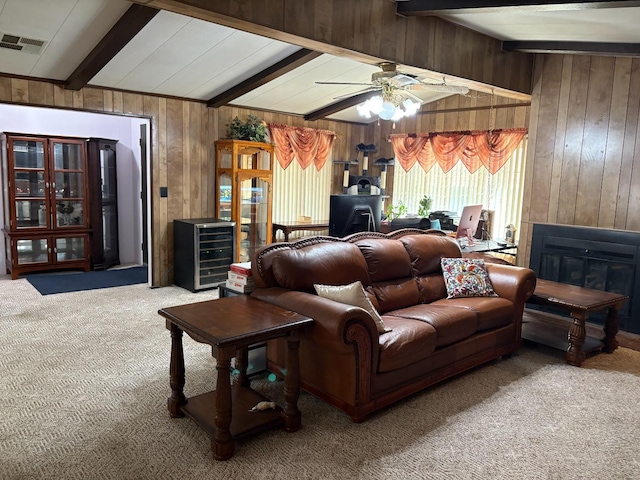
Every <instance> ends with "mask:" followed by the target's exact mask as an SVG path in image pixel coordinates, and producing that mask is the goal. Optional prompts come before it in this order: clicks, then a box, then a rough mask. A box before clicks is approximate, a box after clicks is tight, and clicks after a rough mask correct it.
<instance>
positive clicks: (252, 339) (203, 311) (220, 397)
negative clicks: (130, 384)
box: [158, 295, 313, 460]
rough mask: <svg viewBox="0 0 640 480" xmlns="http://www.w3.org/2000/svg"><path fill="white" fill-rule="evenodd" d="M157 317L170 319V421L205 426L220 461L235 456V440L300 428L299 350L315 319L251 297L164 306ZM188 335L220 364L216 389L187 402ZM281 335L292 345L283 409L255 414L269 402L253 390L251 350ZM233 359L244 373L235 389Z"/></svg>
mask: <svg viewBox="0 0 640 480" xmlns="http://www.w3.org/2000/svg"><path fill="white" fill-rule="evenodd" d="M158 313H159V314H160V315H162V316H163V317H165V318H166V319H167V320H166V325H167V329H169V331H170V332H171V363H170V366H169V377H170V382H169V383H170V385H171V396H170V397H169V398H168V400H167V408H168V409H169V414H170V415H171V417H183V416H185V415H187V416H188V417H190V418H191V419H192V420H194V421H195V422H196V423H197V424H198V425H200V426H201V427H202V428H203V429H204V430H205V431H206V432H207V433H208V434H209V436H210V437H211V439H212V440H211V450H212V451H213V454H214V457H215V458H216V460H228V459H229V458H231V456H232V455H233V452H234V449H235V447H234V443H233V440H234V438H237V437H240V436H244V435H248V434H251V433H256V432H260V431H262V430H265V429H267V428H271V427H276V426H282V425H284V429H285V430H286V431H287V432H295V431H296V430H298V428H300V424H301V422H302V420H301V414H300V411H299V410H298V405H297V402H298V397H299V395H300V384H299V381H300V380H299V363H298V362H299V360H298V347H299V345H300V332H301V330H302V329H303V328H304V327H306V326H308V325H310V324H311V323H313V320H312V319H311V318H307V317H303V316H302V315H299V314H297V313H295V312H292V311H289V310H285V309H283V308H280V307H278V306H276V305H273V304H271V303H268V302H264V301H262V300H258V299H255V298H252V297H250V296H248V295H239V296H236V297H226V298H221V299H219V300H209V301H205V302H198V303H190V304H187V305H179V306H176V307H169V308H163V309H161V310H158ZM183 332H186V333H187V334H188V335H189V336H190V337H191V338H192V339H194V340H195V341H197V342H200V343H206V344H208V345H211V347H212V348H211V350H212V355H213V356H214V357H215V358H216V360H217V362H216V370H217V380H216V389H215V390H214V391H212V392H208V393H204V394H202V395H197V396H195V397H191V398H188V399H187V398H185V396H184V393H183V389H184V384H185V367H184V353H183V349H182V333H183ZM278 337H286V338H287V343H288V349H287V357H286V369H287V375H286V378H285V386H284V396H285V405H284V408H280V407H277V408H276V409H275V410H263V411H258V412H251V411H250V409H251V408H252V407H253V406H255V405H257V404H258V402H262V401H267V399H266V398H265V397H264V396H262V395H261V394H259V393H258V392H256V391H255V390H252V389H251V388H250V381H249V378H248V377H247V373H246V372H247V360H248V353H247V348H248V347H249V346H250V345H253V344H256V343H261V342H265V341H266V340H270V339H272V338H278ZM233 357H236V368H237V369H238V371H239V374H238V375H237V376H235V377H234V385H231V380H230V373H231V372H230V367H231V359H232V358H233ZM232 406H233V408H232ZM232 410H233V412H232ZM232 413H233V415H232Z"/></svg>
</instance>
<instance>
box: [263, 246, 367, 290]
mask: <svg viewBox="0 0 640 480" xmlns="http://www.w3.org/2000/svg"><path fill="white" fill-rule="evenodd" d="M272 270H273V276H274V278H275V280H276V282H277V283H278V285H279V286H281V287H284V288H288V289H291V290H300V291H304V292H315V290H314V288H313V285H314V284H323V285H347V284H350V283H353V282H355V281H357V280H360V282H361V283H362V284H363V285H364V286H367V285H370V284H371V281H370V280H369V273H368V269H367V263H366V262H365V260H364V257H363V256H362V254H361V253H360V249H359V248H358V247H357V246H355V245H354V244H352V243H343V242H330V243H318V244H314V245H310V246H307V247H304V248H300V249H296V250H294V249H286V250H281V251H278V252H277V253H276V254H275V256H274V257H273V260H272Z"/></svg>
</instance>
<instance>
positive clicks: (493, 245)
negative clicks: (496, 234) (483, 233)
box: [460, 238, 518, 255]
mask: <svg viewBox="0 0 640 480" xmlns="http://www.w3.org/2000/svg"><path fill="white" fill-rule="evenodd" d="M460 240H462V243H461V245H460V249H461V250H462V253H465V252H478V253H479V252H501V253H505V254H507V255H516V253H513V252H510V250H516V251H517V250H518V244H516V243H505V242H497V241H495V240H475V239H474V240H473V245H467V239H466V238H465V239H460Z"/></svg>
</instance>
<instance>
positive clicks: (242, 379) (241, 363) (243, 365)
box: [233, 347, 251, 387]
mask: <svg viewBox="0 0 640 480" xmlns="http://www.w3.org/2000/svg"><path fill="white" fill-rule="evenodd" d="M248 363H249V350H248V349H247V347H243V348H239V349H238V351H237V352H236V370H238V372H237V375H234V377H233V378H234V383H235V384H236V385H239V386H241V387H249V386H251V382H250V381H249V377H248V376H247V365H248Z"/></svg>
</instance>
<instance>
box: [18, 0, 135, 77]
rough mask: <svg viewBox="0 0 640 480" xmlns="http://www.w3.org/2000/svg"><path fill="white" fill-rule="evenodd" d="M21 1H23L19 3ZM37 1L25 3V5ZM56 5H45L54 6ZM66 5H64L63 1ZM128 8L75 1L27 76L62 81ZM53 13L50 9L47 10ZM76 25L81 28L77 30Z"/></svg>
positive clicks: (117, 0)
mask: <svg viewBox="0 0 640 480" xmlns="http://www.w3.org/2000/svg"><path fill="white" fill-rule="evenodd" d="M23 1H24V0H23ZM32 1H38V2H39V1H40V0H26V2H25V3H29V2H32ZM56 3H57V0H56V1H52V2H48V4H56ZM65 3H66V1H65ZM130 6H131V3H130V2H125V1H120V0H115V1H112V2H108V3H104V2H99V1H98V2H96V1H94V0H90V1H86V0H79V1H77V2H76V4H75V6H74V7H73V8H72V9H71V11H70V12H69V14H68V15H67V17H66V18H65V19H64V21H63V22H62V24H61V25H60V28H59V29H58V31H57V32H56V34H55V36H54V37H53V38H52V40H51V41H50V43H49V45H47V47H46V49H45V50H44V52H43V53H42V55H41V57H40V60H39V61H38V62H37V63H36V65H35V67H34V68H33V70H32V71H31V73H30V75H33V76H35V77H40V78H55V79H59V80H62V79H66V78H67V77H68V76H69V75H71V74H72V73H73V71H74V70H75V69H76V68H77V67H78V65H80V63H81V62H82V60H83V59H84V58H85V57H86V56H87V55H88V54H89V53H90V52H91V50H93V49H94V47H95V46H96V45H97V44H98V43H99V42H100V40H101V39H102V37H104V36H105V35H106V34H107V32H109V30H110V29H111V28H112V27H113V25H115V23H116V22H117V21H118V19H119V18H120V17H121V16H122V15H123V14H124V13H125V12H126V11H127V9H128V8H129V7H130ZM50 9H51V10H53V7H50ZM78 25H83V27H82V28H78Z"/></svg>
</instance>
